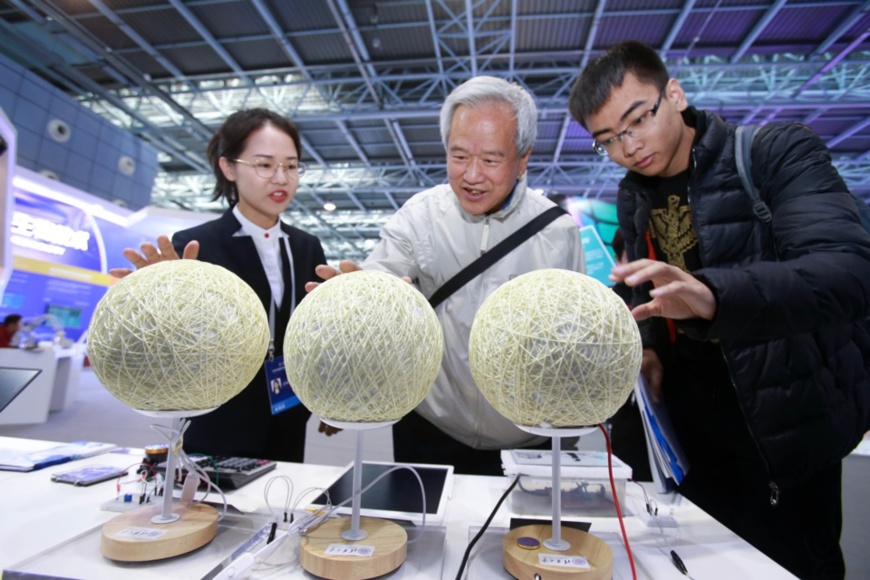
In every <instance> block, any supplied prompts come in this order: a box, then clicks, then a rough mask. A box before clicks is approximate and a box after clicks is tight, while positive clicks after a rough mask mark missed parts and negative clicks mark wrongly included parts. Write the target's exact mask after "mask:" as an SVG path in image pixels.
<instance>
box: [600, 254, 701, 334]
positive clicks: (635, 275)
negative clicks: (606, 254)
mask: <svg viewBox="0 0 870 580" xmlns="http://www.w3.org/2000/svg"><path fill="white" fill-rule="evenodd" d="M610 279H611V280H613V281H614V282H625V283H626V284H628V285H629V286H637V285H639V284H644V283H645V282H652V283H653V286H655V288H653V289H652V290H651V291H650V293H649V294H650V296H651V297H652V300H651V301H649V302H647V303H646V304H641V305H640V306H636V307H635V308H634V309H633V310H632V311H631V313H632V315H633V316H634V318H635V320H644V319H646V318H649V317H651V316H662V317H664V318H673V319H676V320H685V319H688V318H702V319H704V320H713V316H714V315H715V314H716V297H715V296H713V292H712V291H711V290H710V288H708V287H707V286H706V285H705V284H703V283H701V282H700V281H699V280H698V279H697V278H695V277H694V276H692V275H691V274H689V273H688V272H685V271H683V270H681V269H679V268H677V267H676V266H671V265H668V264H665V263H664V262H658V261H655V260H635V261H634V262H630V263H628V264H618V265H616V266H615V267H614V268H613V270H611V272H610Z"/></svg>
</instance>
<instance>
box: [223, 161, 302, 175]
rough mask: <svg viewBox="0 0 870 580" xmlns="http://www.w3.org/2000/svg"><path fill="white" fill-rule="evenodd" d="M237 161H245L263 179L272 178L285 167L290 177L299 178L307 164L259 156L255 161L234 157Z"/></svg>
mask: <svg viewBox="0 0 870 580" xmlns="http://www.w3.org/2000/svg"><path fill="white" fill-rule="evenodd" d="M233 161H235V162H236V163H244V164H245V165H250V166H251V167H253V168H254V171H255V172H256V173H257V175H259V176H260V177H262V178H263V179H272V178H273V177H275V174H276V173H278V168H282V169H284V173H285V175H287V177H288V179H299V176H300V175H302V174H304V173H305V169H306V166H305V164H304V163H302V162H301V161H285V162H281V163H276V162H275V161H272V160H271V159H263V158H257V159H254V160H253V161H245V160H244V159H233Z"/></svg>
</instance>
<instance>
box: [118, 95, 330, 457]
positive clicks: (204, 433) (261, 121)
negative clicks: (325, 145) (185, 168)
mask: <svg viewBox="0 0 870 580" xmlns="http://www.w3.org/2000/svg"><path fill="white" fill-rule="evenodd" d="M300 152H301V145H300V140H299V133H298V131H297V129H296V126H295V125H294V124H293V123H292V122H291V121H290V120H288V119H286V118H285V117H282V116H281V115H278V114H277V113H274V112H272V111H269V110H266V109H248V110H242V111H238V112H236V113H234V114H232V115H230V117H229V118H227V120H226V121H225V122H224V124H223V125H222V126H221V128H220V129H218V131H217V133H215V135H214V136H213V137H212V139H211V141H210V142H209V145H208V158H209V162H210V163H211V166H212V169H213V171H214V175H215V179H216V184H215V190H214V198H213V199H215V200H218V199H221V198H223V199H225V200H226V201H227V202H228V204H229V206H230V209H228V210H227V211H226V212H224V214H223V215H222V216H221V217H220V218H218V219H216V220H214V221H210V222H206V223H204V224H202V225H199V226H196V227H193V228H190V229H187V230H183V231H180V232H177V233H175V234H174V235H173V237H172V240H171V242H170V240H169V238H168V237H167V236H160V237H159V238H158V239H157V246H156V247H155V246H154V245H153V244H150V243H145V244H142V246H141V250H142V254H139V253H138V252H137V251H135V250H132V249H127V250H124V255H125V257H127V259H129V260H130V262H132V263H133V265H134V266H136V267H137V268H142V267H144V266H147V265H149V264H153V263H155V262H158V261H161V260H166V259H177V258H178V255H179V254H182V256H183V257H184V258H194V259H199V260H203V261H205V262H209V263H212V264H217V265H219V266H223V267H224V268H227V269H228V270H230V271H231V272H233V273H235V274H236V275H238V276H239V277H240V278H242V279H243V280H245V282H247V283H248V284H249V285H250V286H251V288H253V289H254V291H255V292H256V293H257V296H259V297H260V300H261V302H262V303H263V308H264V309H265V311H266V312H267V313H269V312H270V309H271V310H272V314H273V318H274V325H273V326H274V330H273V338H274V345H275V352H274V355H275V356H276V357H278V356H280V355H281V354H282V353H281V350H282V347H283V344H284V331H285V330H286V328H287V322H288V321H289V319H290V315H291V313H292V311H293V309H294V308H295V306H296V305H297V304H298V303H299V302H300V301H301V300H302V298H303V297H304V296H305V284H306V282H311V281H318V280H319V278H318V277H317V275H316V274H315V272H314V268H315V267H316V266H317V265H318V264H324V263H326V258H325V256H324V253H323V247H322V246H321V244H320V240H318V239H317V238H316V237H315V236H313V235H311V234H309V233H306V232H304V231H302V230H300V229H298V228H295V227H293V226H289V225H287V224H285V223H283V222H281V220H280V219H279V216H280V215H281V213H282V212H283V211H284V210H285V209H286V208H287V206H288V205H289V204H290V202H291V200H292V199H293V196H294V195H295V193H296V189H297V187H298V186H299V176H300V175H301V174H302V173H303V172H304V170H305V166H304V164H303V163H302V162H301V161H300V159H299V158H300ZM129 272H130V270H117V271H113V274H114V275H118V276H123V275H126V274H127V273H129ZM273 380H274V377H270V378H269V379H268V380H267V376H266V370H265V366H264V367H261V368H260V371H259V372H258V373H257V376H256V377H254V380H253V381H252V382H251V383H250V384H249V385H248V386H247V387H246V388H245V389H244V390H243V391H242V392H241V393H239V394H238V395H236V396H235V397H233V398H232V399H230V400H229V401H228V402H226V403H225V404H224V405H222V406H221V407H219V408H218V409H217V410H215V411H212V412H211V413H208V414H206V415H202V416H199V417H194V418H192V419H191V425H190V427H189V428H188V430H187V433H186V434H185V438H184V448H185V450H186V451H187V452H189V453H190V452H200V453H206V454H209V455H231V456H241V457H256V458H264V459H274V460H280V461H298V462H301V461H302V460H303V454H304V449H305V426H306V423H307V421H308V418H309V417H310V412H309V411H308V410H307V409H306V408H305V407H303V406H302V405H301V404H298V405H296V406H294V407H292V408H290V409H288V410H284V411H281V412H279V413H277V414H273V412H272V409H273V406H272V404H271V402H270V395H269V393H270V391H271V387H272V385H271V382H272V381H273ZM320 430H321V432H325V433H326V434H327V435H331V434H332V432H334V430H333V429H332V428H329V427H327V426H326V425H324V424H321V427H320Z"/></svg>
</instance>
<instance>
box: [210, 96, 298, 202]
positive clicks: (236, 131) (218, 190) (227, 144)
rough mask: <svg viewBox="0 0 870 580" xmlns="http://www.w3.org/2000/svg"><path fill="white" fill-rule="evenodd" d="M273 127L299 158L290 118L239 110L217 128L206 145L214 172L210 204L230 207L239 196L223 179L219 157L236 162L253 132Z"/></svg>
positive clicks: (267, 112) (227, 181)
mask: <svg viewBox="0 0 870 580" xmlns="http://www.w3.org/2000/svg"><path fill="white" fill-rule="evenodd" d="M266 125H273V126H274V127H275V128H277V129H280V130H281V131H283V132H284V133H287V135H289V136H290V138H291V139H293V144H294V145H296V153H297V155H299V157H300V158H301V157H302V144H301V142H300V140H299V130H298V129H297V128H296V125H295V124H294V123H293V121H291V120H290V119H288V118H286V117H284V116H282V115H279V114H278V113H275V112H273V111H270V110H268V109H243V110H241V111H236V112H235V113H233V114H232V115H230V116H229V117H227V120H226V121H224V123H223V125H221V126H220V129H218V130H217V132H216V133H215V134H214V135H212V138H211V140H210V141H209V143H208V162H209V163H210V164H211V168H212V171H213V172H214V177H215V184H214V194H213V195H212V201H216V200H218V199H220V198H222V197H223V198H225V199H226V200H227V202H228V203H229V204H230V207H232V206H234V205H236V204H237V203H238V202H239V194H238V192H237V191H236V187H235V184H234V183H233V182H232V181H230V180H229V179H227V178H226V177H224V172H223V171H221V166H220V158H221V157H226V158H227V159H230V160H232V159H238V157H239V155H241V154H242V151H244V150H245V147H246V146H247V144H248V137H250V136H251V133H253V132H254V131H256V130H258V129H260V128H262V127H264V126H266Z"/></svg>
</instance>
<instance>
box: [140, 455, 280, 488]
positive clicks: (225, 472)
mask: <svg viewBox="0 0 870 580" xmlns="http://www.w3.org/2000/svg"><path fill="white" fill-rule="evenodd" d="M190 459H192V460H193V461H194V462H195V463H196V464H197V465H198V466H199V467H201V468H202V470H203V471H204V472H205V473H206V475H208V478H209V479H210V480H211V481H212V482H213V483H214V484H215V485H216V486H218V487H219V488H220V489H222V490H228V489H238V488H240V487H242V486H244V485H247V484H248V483H250V482H251V481H253V480H255V479H257V478H258V477H260V476H262V475H265V474H266V473H268V472H270V471H272V470H273V469H275V468H276V467H278V464H277V463H276V462H274V461H271V460H269V459H252V458H249V457H222V456H217V455H215V456H205V455H191V456H190ZM157 470H158V471H160V472H161V473H162V472H165V471H166V463H160V464H158V465H157ZM178 483H180V482H178Z"/></svg>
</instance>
